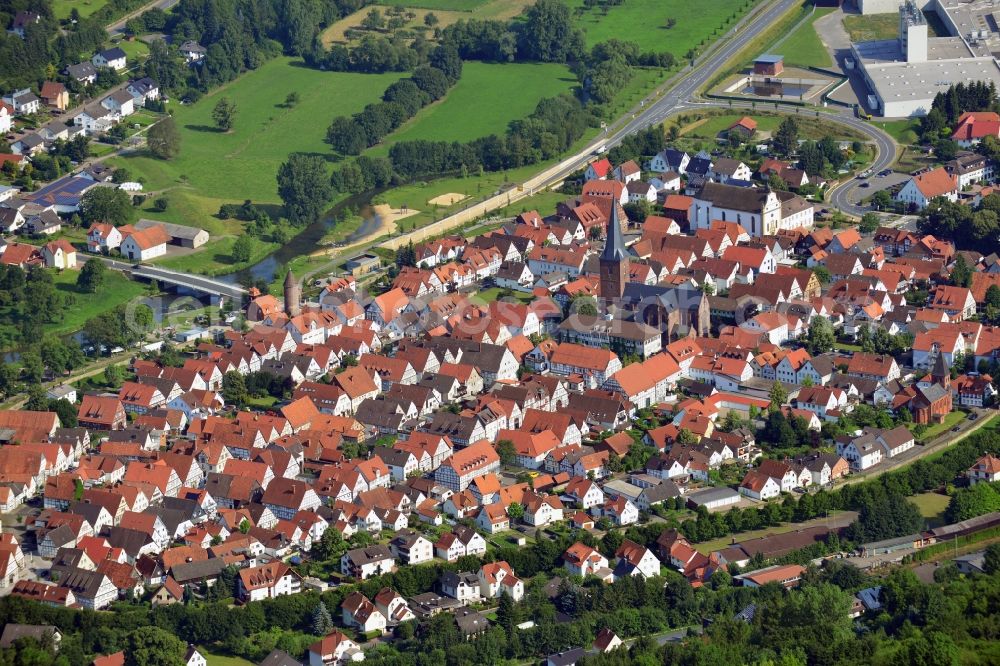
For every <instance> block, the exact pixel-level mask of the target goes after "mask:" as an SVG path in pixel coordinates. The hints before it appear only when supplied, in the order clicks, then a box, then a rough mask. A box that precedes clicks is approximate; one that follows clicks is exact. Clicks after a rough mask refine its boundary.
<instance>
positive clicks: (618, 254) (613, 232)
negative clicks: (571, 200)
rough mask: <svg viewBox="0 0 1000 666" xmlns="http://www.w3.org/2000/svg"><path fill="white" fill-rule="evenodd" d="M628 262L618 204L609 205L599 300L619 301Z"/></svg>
mask: <svg viewBox="0 0 1000 666" xmlns="http://www.w3.org/2000/svg"><path fill="white" fill-rule="evenodd" d="M628 274H629V261H628V251H627V250H626V249H625V238H624V237H623V236H622V225H621V221H620V220H619V217H618V202H617V201H612V203H611V219H609V220H608V228H607V232H606V233H605V240H604V252H602V253H601V282H600V289H601V298H603V299H605V300H611V299H619V298H621V297H622V294H623V293H625V283H626V281H627V280H628Z"/></svg>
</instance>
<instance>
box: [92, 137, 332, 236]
mask: <svg viewBox="0 0 1000 666" xmlns="http://www.w3.org/2000/svg"><path fill="white" fill-rule="evenodd" d="M101 189H104V188H101ZM278 194H279V196H281V200H282V201H283V202H284V204H285V216H286V217H287V218H288V219H289V220H290V221H291V222H292V223H293V224H303V223H307V222H312V221H314V220H316V219H318V218H319V216H320V215H321V214H322V212H323V207H324V206H325V205H326V203H327V202H328V201H329V200H330V199H331V197H332V196H333V188H332V187H331V186H330V178H329V176H328V175H327V172H326V162H325V161H324V160H323V159H322V158H321V157H317V156H315V155H299V154H294V155H291V156H290V157H289V158H288V161H287V162H285V163H284V164H282V165H281V167H280V168H279V169H278Z"/></svg>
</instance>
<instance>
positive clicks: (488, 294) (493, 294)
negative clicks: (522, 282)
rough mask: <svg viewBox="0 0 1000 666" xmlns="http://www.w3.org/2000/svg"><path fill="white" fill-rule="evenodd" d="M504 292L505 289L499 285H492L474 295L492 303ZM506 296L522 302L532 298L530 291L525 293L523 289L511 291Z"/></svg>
mask: <svg viewBox="0 0 1000 666" xmlns="http://www.w3.org/2000/svg"><path fill="white" fill-rule="evenodd" d="M505 292H506V290H505V289H501V288H500V287H493V288H491V289H483V290H482V291H480V292H479V293H478V294H476V295H477V296H478V297H479V298H481V299H482V300H483V301H485V302H486V303H492V302H493V301H498V300H500V297H501V296H503V295H504V293H505ZM507 298H510V299H514V300H518V301H521V302H522V303H530V302H531V300H532V299H533V298H534V296H532V295H531V294H530V293H525V292H523V291H512V292H511V293H510V294H509V295H508V296H507Z"/></svg>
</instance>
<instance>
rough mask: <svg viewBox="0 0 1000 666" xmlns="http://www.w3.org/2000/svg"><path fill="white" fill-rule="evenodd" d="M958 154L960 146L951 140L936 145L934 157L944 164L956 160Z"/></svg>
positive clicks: (941, 141) (944, 140) (942, 140)
mask: <svg viewBox="0 0 1000 666" xmlns="http://www.w3.org/2000/svg"><path fill="white" fill-rule="evenodd" d="M957 154H958V144H957V143H955V142H954V141H952V140H951V139H941V140H940V141H938V142H937V143H935V144H934V155H936V156H937V158H938V159H939V160H941V161H942V162H947V161H949V160H953V159H955V155H957Z"/></svg>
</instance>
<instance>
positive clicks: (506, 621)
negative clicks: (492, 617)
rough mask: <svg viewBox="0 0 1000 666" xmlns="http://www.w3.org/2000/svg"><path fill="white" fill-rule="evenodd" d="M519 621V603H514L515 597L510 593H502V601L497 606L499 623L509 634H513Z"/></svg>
mask: <svg viewBox="0 0 1000 666" xmlns="http://www.w3.org/2000/svg"><path fill="white" fill-rule="evenodd" d="M517 622H518V617H517V605H516V604H515V603H514V599H513V597H511V596H510V595H509V594H501V595H500V603H499V605H498V606H497V624H498V625H500V627H502V628H503V630H504V631H506V632H507V635H508V636H512V635H513V634H514V626H515V625H516V624H517Z"/></svg>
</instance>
